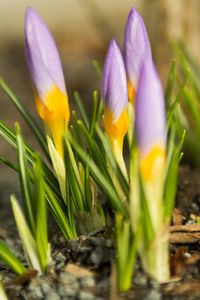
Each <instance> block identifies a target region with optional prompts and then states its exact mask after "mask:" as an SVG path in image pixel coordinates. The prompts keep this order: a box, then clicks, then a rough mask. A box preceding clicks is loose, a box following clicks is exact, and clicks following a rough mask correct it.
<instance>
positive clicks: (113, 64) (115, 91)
mask: <svg viewBox="0 0 200 300" xmlns="http://www.w3.org/2000/svg"><path fill="white" fill-rule="evenodd" d="M102 99H103V106H104V127H105V130H106V132H107V134H108V135H109V137H110V140H111V143H112V145H113V143H114V142H115V141H117V143H118V146H119V147H120V149H121V150H122V146H123V139H124V135H125V134H126V132H127V130H128V126H129V121H128V113H127V105H128V94H127V79H126V72H125V67H124V63H123V58H122V55H121V51H120V49H119V46H118V45H117V43H116V41H115V40H114V39H113V40H112V41H111V43H110V45H109V48H108V52H107V55H106V59H105V63H104V68H103V81H102Z"/></svg>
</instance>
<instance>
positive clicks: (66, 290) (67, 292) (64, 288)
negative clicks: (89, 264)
mask: <svg viewBox="0 0 200 300" xmlns="http://www.w3.org/2000/svg"><path fill="white" fill-rule="evenodd" d="M58 293H59V295H60V296H62V297H65V298H64V299H68V298H67V297H72V298H74V299H75V297H76V295H77V291H76V290H75V289H73V288H72V287H70V286H68V285H66V284H62V285H60V286H59V288H58Z"/></svg>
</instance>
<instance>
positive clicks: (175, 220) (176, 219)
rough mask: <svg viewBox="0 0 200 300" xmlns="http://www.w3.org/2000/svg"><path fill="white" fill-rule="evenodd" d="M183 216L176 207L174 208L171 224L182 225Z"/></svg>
mask: <svg viewBox="0 0 200 300" xmlns="http://www.w3.org/2000/svg"><path fill="white" fill-rule="evenodd" d="M184 220H185V217H184V216H183V214H182V213H181V211H180V210H179V209H178V208H174V211H173V215H172V222H173V225H182V224H183V221H184Z"/></svg>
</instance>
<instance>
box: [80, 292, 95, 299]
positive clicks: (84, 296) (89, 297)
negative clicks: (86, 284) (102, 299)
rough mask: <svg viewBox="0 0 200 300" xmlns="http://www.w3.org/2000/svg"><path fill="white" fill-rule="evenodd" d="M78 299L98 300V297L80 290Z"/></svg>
mask: <svg viewBox="0 0 200 300" xmlns="http://www.w3.org/2000/svg"><path fill="white" fill-rule="evenodd" d="M78 299H80V300H96V297H95V296H93V295H92V294H90V293H88V292H85V291H80V292H79V298H78Z"/></svg>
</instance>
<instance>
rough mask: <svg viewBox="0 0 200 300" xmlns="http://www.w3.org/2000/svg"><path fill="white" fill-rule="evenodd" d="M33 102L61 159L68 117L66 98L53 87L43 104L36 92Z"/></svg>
mask: <svg viewBox="0 0 200 300" xmlns="http://www.w3.org/2000/svg"><path fill="white" fill-rule="evenodd" d="M35 101H36V107H37V111H38V114H39V116H40V117H41V118H42V119H43V120H44V121H45V122H46V123H47V125H48V126H49V128H50V130H51V134H52V137H53V140H54V143H55V146H56V149H57V151H58V152H59V154H60V155H61V157H62V158H63V147H62V139H63V136H64V131H65V129H67V128H68V123H69V116H70V112H69V105H68V98H67V96H66V95H64V94H63V93H62V92H61V91H60V90H59V89H58V88H57V87H53V88H52V89H51V91H49V92H48V94H47V95H46V97H45V104H44V103H43V101H41V100H40V98H39V97H38V94H37V93H36V92H35Z"/></svg>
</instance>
